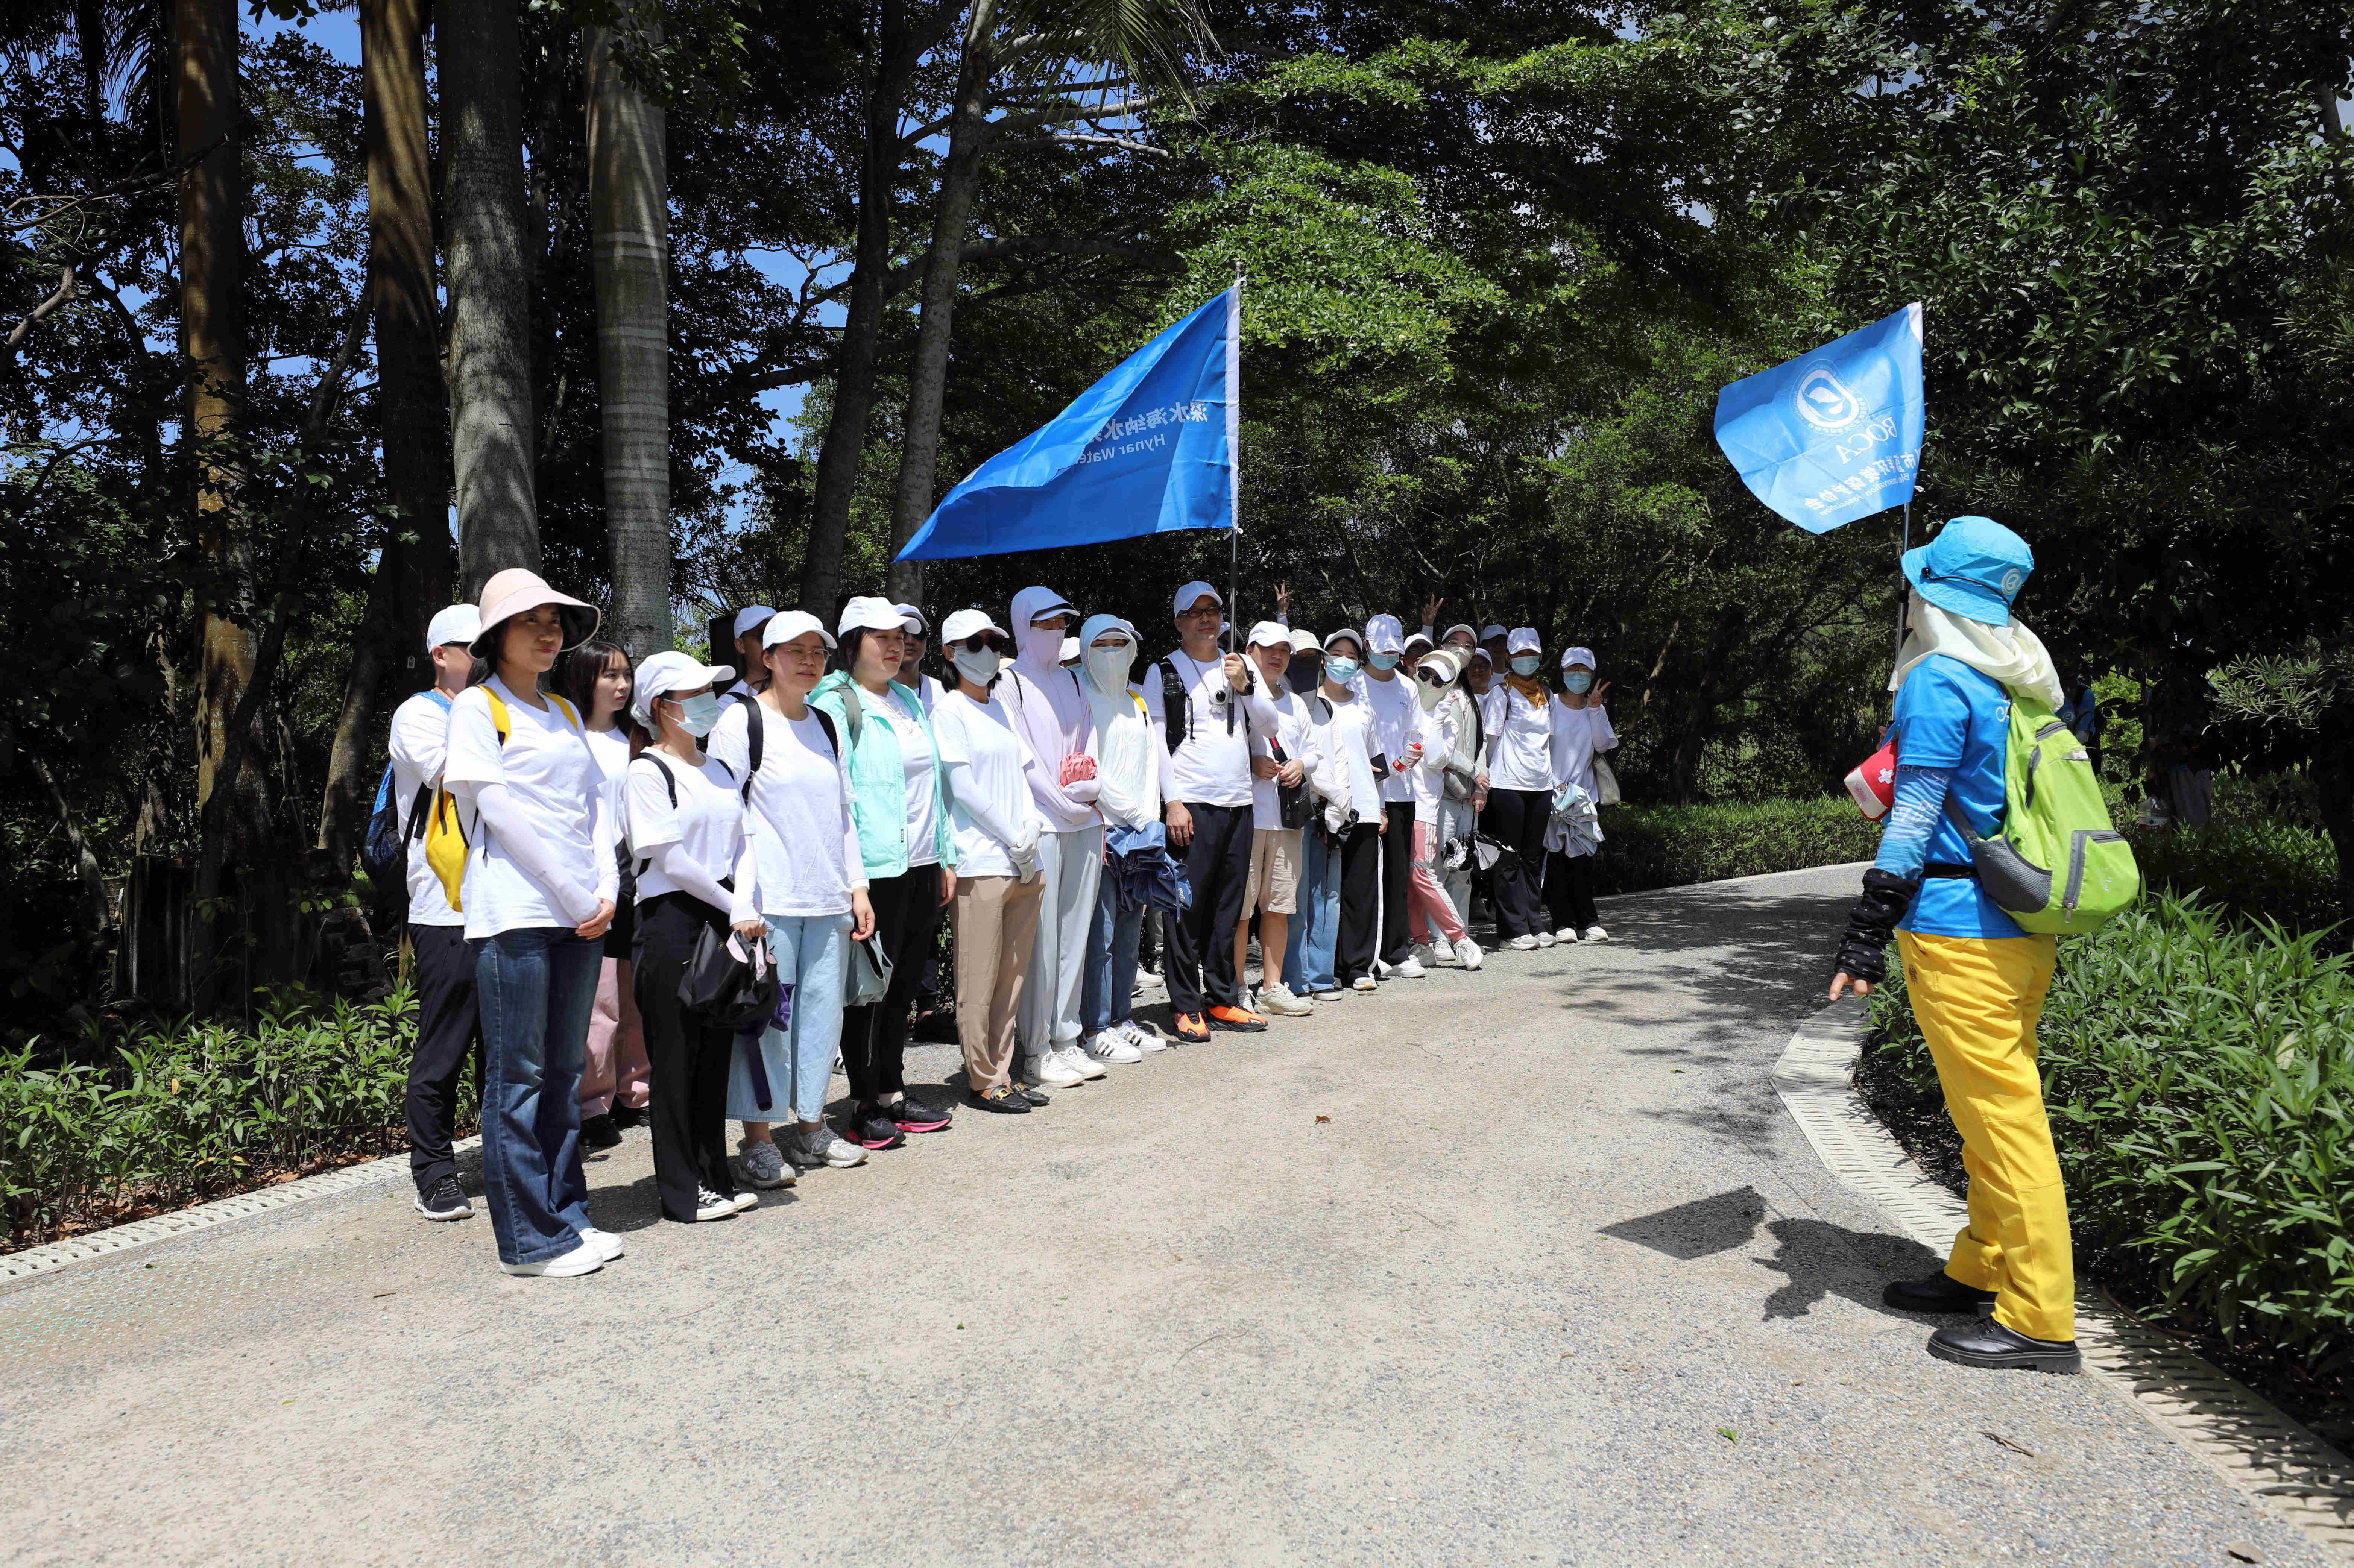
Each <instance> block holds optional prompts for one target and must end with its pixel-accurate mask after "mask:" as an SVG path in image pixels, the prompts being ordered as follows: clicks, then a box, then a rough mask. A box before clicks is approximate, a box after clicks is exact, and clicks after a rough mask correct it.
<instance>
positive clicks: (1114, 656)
mask: <svg viewBox="0 0 2354 1568" xmlns="http://www.w3.org/2000/svg"><path fill="white" fill-rule="evenodd" d="M1081 662H1082V663H1084V664H1085V665H1086V666H1087V680H1088V682H1089V683H1091V684H1092V685H1093V686H1094V687H1095V689H1096V690H1097V691H1098V692H1101V693H1103V694H1105V695H1106V696H1114V695H1117V694H1119V693H1121V692H1124V691H1126V690H1127V689H1128V672H1129V667H1130V666H1132V665H1133V664H1134V663H1135V662H1136V644H1135V643H1133V642H1121V643H1117V644H1115V645H1113V646H1110V647H1106V648H1098V647H1097V646H1096V645H1095V644H1094V643H1092V642H1090V643H1089V644H1087V652H1086V653H1085V654H1084V655H1082V656H1081Z"/></svg>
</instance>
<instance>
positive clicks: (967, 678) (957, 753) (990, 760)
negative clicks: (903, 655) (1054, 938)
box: [932, 609, 1047, 1114]
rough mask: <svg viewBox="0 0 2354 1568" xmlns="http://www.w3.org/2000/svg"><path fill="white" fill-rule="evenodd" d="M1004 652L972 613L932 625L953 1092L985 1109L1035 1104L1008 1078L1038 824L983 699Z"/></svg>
mask: <svg viewBox="0 0 2354 1568" xmlns="http://www.w3.org/2000/svg"><path fill="white" fill-rule="evenodd" d="M1012 648H1013V639H1012V638H1010V637H1008V636H1006V634H1005V630H1004V628H1002V627H1001V626H999V625H998V624H997V623H996V622H995V621H993V620H990V619H989V617H988V616H987V615H986V614H984V613H983V612H982V611H981V610H978V609H960V610H958V611H956V612H955V613H954V614H952V615H950V616H949V618H948V620H947V622H946V623H945V624H944V625H943V626H942V627H941V628H940V650H941V652H944V653H946V654H947V655H948V656H949V668H950V669H951V670H952V671H954V672H955V674H956V686H955V689H954V690H952V691H949V692H947V693H944V694H942V695H941V697H940V700H939V703H938V705H937V706H935V707H934V708H933V709H932V733H933V735H934V736H935V737H936V738H937V739H938V743H939V748H940V765H941V766H942V767H944V768H947V769H948V770H949V800H950V801H951V802H952V803H953V805H952V816H953V819H954V821H955V824H956V853H957V888H956V903H955V904H954V905H953V906H950V908H949V920H950V922H951V925H952V927H953V928H954V931H955V934H956V1014H957V1040H958V1043H959V1044H960V1045H962V1047H963V1048H964V1077H965V1089H966V1092H967V1093H968V1094H970V1096H971V1097H972V1102H973V1104H975V1105H977V1106H979V1107H981V1109H983V1110H987V1111H997V1112H1003V1113H1010V1114H1019V1113H1023V1112H1027V1111H1028V1110H1029V1109H1030V1108H1031V1107H1033V1106H1042V1105H1044V1104H1046V1103H1047V1097H1045V1096H1044V1095H1043V1094H1040V1093H1038V1092H1036V1091H1035V1090H1034V1089H1030V1088H1027V1087H1025V1086H1017V1085H1016V1084H1015V1083H1014V1082H1013V1031H1014V1014H1015V1012H1016V1010H1017V1009H1018V1008H1019V1006H1020V1004H1021V1001H1022V987H1023V982H1024V981H1025V980H1027V979H1028V978H1029V974H1030V959H1031V954H1032V952H1033V950H1034V948H1035V947H1036V945H1037V937H1038V905H1039V899H1040V896H1041V895H1043V894H1044V891H1045V889H1044V885H1042V882H1041V877H1040V868H1039V857H1038V841H1039V840H1040V838H1042V837H1043V836H1044V834H1045V832H1046V828H1047V824H1046V819H1045V817H1044V814H1043V813H1041V812H1040V811H1039V810H1038V804H1037V800H1036V799H1035V797H1034V796H1033V794H1032V793H1031V789H1030V772H1031V770H1032V769H1033V768H1035V767H1036V766H1037V763H1036V762H1035V760H1034V758H1032V757H1031V755H1030V751H1029V748H1028V747H1025V746H1023V744H1022V742H1021V740H1020V738H1019V737H1018V736H1015V735H1014V733H1013V718H1012V716H1011V715H1008V714H1007V713H1006V711H1005V705H1003V704H1002V703H1001V702H999V701H998V700H997V698H996V697H995V696H994V695H993V694H992V693H991V687H992V686H993V685H995V683H997V680H998V676H999V671H1000V670H1001V669H1002V666H1003V664H1004V662H1005V655H1006V654H1007V653H1008V652H1011V650H1012Z"/></svg>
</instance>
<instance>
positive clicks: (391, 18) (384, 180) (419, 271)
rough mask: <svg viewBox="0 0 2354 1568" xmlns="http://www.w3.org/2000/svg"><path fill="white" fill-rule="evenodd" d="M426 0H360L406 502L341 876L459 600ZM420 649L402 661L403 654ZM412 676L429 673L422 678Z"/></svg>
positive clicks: (368, 685)
mask: <svg viewBox="0 0 2354 1568" xmlns="http://www.w3.org/2000/svg"><path fill="white" fill-rule="evenodd" d="M424 9H425V8H424V4H423V0H360V68H361V73H362V75H361V81H362V90H363V93H364V99H365V103H364V120H363V137H364V140H365V143H366V151H367V180H368V281H367V289H368V303H369V310H370V313H371V314H372V315H373V317H374V319H375V325H376V419H377V423H378V425H379V427H380V428H381V429H382V430H383V432H384V479H385V488H386V490H387V492H389V493H390V494H391V496H392V499H393V502H394V503H395V504H397V505H398V506H399V508H400V517H399V520H398V522H397V523H395V524H393V525H392V527H391V528H390V529H388V530H387V537H386V539H385V543H384V547H383V549H382V551H381V552H380V553H379V554H378V556H377V557H376V575H375V577H374V579H373V580H372V581H371V582H370V583H369V585H368V599H367V609H366V613H365V614H364V615H363V617H362V619H361V621H360V626H359V630H358V632H357V634H356V635H355V638H354V641H353V645H352V668H351V674H350V677H349V678H348V679H347V680H346V681H345V685H344V706H343V712H342V713H341V714H340V715H338V716H337V719H336V722H335V743H334V751H333V752H332V753H331V754H330V755H329V757H328V761H327V783H326V790H325V794H324V798H323V800H321V802H320V809H319V847H320V848H321V849H323V850H325V851H326V852H328V853H327V855H326V857H325V858H326V859H327V861H328V863H330V864H331V865H332V866H334V868H335V872H336V874H337V876H338V878H339V879H340V877H341V875H342V874H345V873H346V872H347V870H348V868H349V867H350V865H351V863H352V853H353V850H354V847H355V844H356V842H357V840H358V837H359V826H360V813H361V811H362V810H363V809H364V805H363V796H364V791H365V790H366V787H367V782H368V781H367V780H366V779H364V778H363V777H362V776H361V773H362V769H363V768H366V765H367V760H368V758H370V757H371V756H372V755H373V753H374V750H375V748H374V747H373V746H372V745H371V744H370V737H371V736H372V735H373V734H374V726H375V718H376V708H377V703H378V699H379V698H380V696H381V695H382V694H383V691H384V686H385V683H386V682H387V680H389V679H392V678H393V676H394V672H395V671H400V672H402V673H405V674H406V675H407V676H409V677H413V676H414V675H415V674H416V673H417V670H418V667H419V663H420V662H421V655H420V652H419V650H420V648H421V647H422V642H421V639H422V638H423V637H424V635H425V622H426V621H427V620H429V619H430V618H431V616H432V613H433V611H434V610H436V609H440V607H441V606H442V605H444V604H447V603H448V602H449V600H450V573H451V566H452V565H453V562H452V560H451V555H452V552H451V540H450V524H449V505H450V462H449V449H448V447H447V446H446V445H445V442H446V440H447V439H448V434H449V429H450V425H449V418H450V414H449V398H448V395H447V393H446V391H445V390H444V388H443V387H442V384H441V351H440V323H439V322H438V320H437V319H436V318H437V315H438V312H439V306H438V303H437V302H436V300H435V297H434V287H433V282H434V280H433V166H432V162H431V153H430V151H429V145H428V142H427V136H426V126H427V113H428V104H427V100H426V94H425V27H424V22H425V16H424ZM404 653H405V654H406V655H407V658H406V660H405V661H404V660H403V659H402V655H403V654H404ZM408 683H409V684H415V683H416V682H414V681H413V680H411V681H409V682H408Z"/></svg>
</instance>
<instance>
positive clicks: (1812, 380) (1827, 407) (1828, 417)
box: [1790, 365, 1863, 430]
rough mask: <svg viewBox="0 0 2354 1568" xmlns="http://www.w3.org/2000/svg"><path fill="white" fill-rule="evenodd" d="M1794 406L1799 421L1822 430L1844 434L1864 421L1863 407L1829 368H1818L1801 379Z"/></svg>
mask: <svg viewBox="0 0 2354 1568" xmlns="http://www.w3.org/2000/svg"><path fill="white" fill-rule="evenodd" d="M1790 402H1791V404H1792V406H1794V407H1795V408H1797V410H1798V418H1802V419H1804V420H1806V421H1807V423H1808V424H1810V425H1812V426H1814V427H1815V429H1819V430H1844V429H1847V428H1848V427H1849V426H1850V425H1852V424H1854V423H1855V422H1856V421H1857V420H1858V419H1861V418H1863V405H1862V404H1861V402H1860V401H1858V400H1857V398H1856V396H1855V394H1854V393H1852V392H1850V391H1849V390H1848V389H1847V387H1846V386H1845V384H1843V383H1842V382H1841V381H1840V378H1839V377H1838V376H1834V375H1832V374H1831V370H1830V366H1827V365H1818V366H1815V367H1814V368H1813V369H1812V370H1809V371H1808V372H1807V373H1806V374H1805V375H1804V376H1799V377H1798V386H1797V390H1796V391H1794V392H1792V393H1791V394H1790Z"/></svg>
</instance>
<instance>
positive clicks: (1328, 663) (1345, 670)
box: [1324, 653, 1357, 686]
mask: <svg viewBox="0 0 2354 1568" xmlns="http://www.w3.org/2000/svg"><path fill="white" fill-rule="evenodd" d="M1324 678H1325V679H1326V680H1328V681H1330V682H1331V683H1333V684H1334V685H1336V686H1345V685H1347V684H1348V683H1350V682H1352V681H1353V680H1355V679H1356V678H1357V662H1356V661H1355V660H1354V659H1352V658H1350V657H1349V656H1348V655H1347V654H1346V653H1329V654H1327V655H1325V658H1324Z"/></svg>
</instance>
